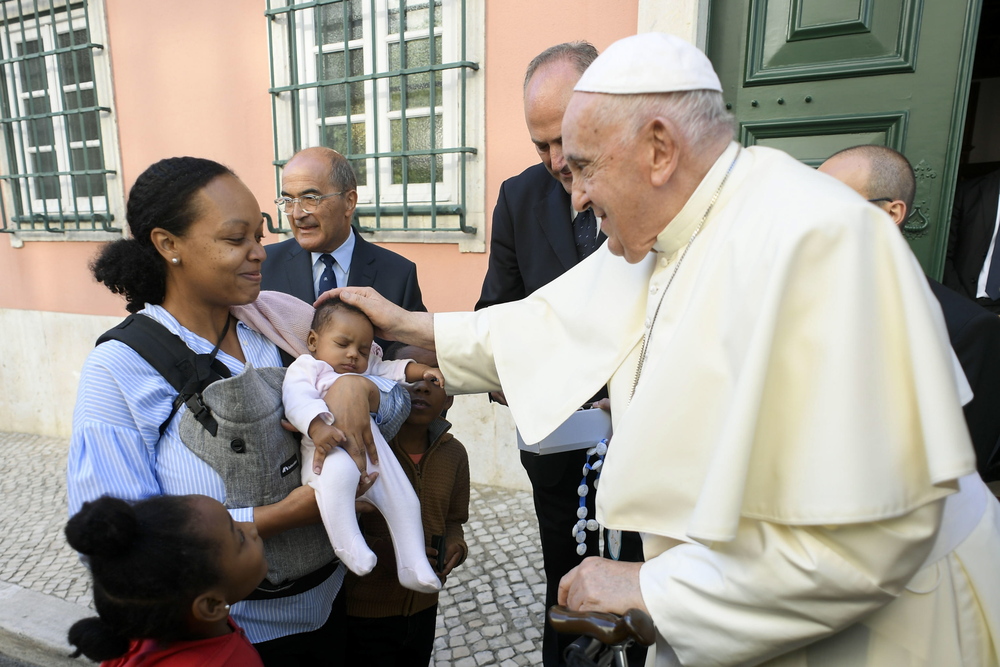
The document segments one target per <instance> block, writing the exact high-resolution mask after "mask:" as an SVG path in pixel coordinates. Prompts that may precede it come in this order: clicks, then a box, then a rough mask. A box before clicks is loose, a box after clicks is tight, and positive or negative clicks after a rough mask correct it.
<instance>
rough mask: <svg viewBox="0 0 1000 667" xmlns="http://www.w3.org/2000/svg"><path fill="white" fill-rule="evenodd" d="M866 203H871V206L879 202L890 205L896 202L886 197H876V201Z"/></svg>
mask: <svg viewBox="0 0 1000 667" xmlns="http://www.w3.org/2000/svg"><path fill="white" fill-rule="evenodd" d="M868 201H870V202H871V203H873V204H877V203H879V202H880V201H884V202H890V203H892V202H894V201H896V200H895V199H889V198H888V197H878V198H877V199H869V200H868Z"/></svg>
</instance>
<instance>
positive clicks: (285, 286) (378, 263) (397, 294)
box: [260, 231, 427, 311]
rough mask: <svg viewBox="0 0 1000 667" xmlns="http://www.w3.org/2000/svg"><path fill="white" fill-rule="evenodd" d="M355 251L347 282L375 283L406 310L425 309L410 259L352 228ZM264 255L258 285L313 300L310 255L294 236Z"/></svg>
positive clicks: (387, 296) (364, 284)
mask: <svg viewBox="0 0 1000 667" xmlns="http://www.w3.org/2000/svg"><path fill="white" fill-rule="evenodd" d="M354 239H355V240H354V254H353V255H352V256H351V270H350V273H349V274H348V276H347V284H348V285H350V286H358V287H374V288H375V289H376V290H377V291H378V293H379V294H381V295H382V296H384V297H385V298H386V299H388V300H389V301H392V302H393V303H394V304H396V305H398V306H402V307H403V308H405V309H407V310H419V311H426V310H427V308H425V307H424V302H423V300H422V299H421V297H420V286H419V285H418V284H417V266H416V264H414V263H413V262H411V261H410V260H408V259H406V258H405V257H402V256H400V255H397V254H396V253H394V252H392V251H391V250H386V249H385V248H381V247H379V246H377V245H375V244H373V243H369V242H368V241H366V240H365V239H364V238H362V236H361V235H360V234H358V233H357V232H356V231H355V232H354ZM264 249H265V250H266V251H267V259H265V260H264V264H263V265H262V266H261V274H262V276H263V279H262V280H261V284H260V288H261V289H266V290H273V291H275V292H284V293H285V294H291V295H292V296H297V297H298V298H300V299H302V300H303V301H307V302H309V303H312V302H313V301H315V300H316V296H315V288H314V287H313V270H312V255H311V254H310V253H308V252H306V251H305V250H303V249H302V246H300V245H299V242H298V241H296V240H295V239H288V240H287V241H282V242H281V243H274V244H272V245H269V246H265V247H264Z"/></svg>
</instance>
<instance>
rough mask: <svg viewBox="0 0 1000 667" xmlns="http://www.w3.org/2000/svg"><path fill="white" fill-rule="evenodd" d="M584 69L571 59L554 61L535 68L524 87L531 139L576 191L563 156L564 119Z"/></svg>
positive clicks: (549, 166)
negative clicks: (579, 67) (580, 70)
mask: <svg viewBox="0 0 1000 667" xmlns="http://www.w3.org/2000/svg"><path fill="white" fill-rule="evenodd" d="M579 80H580V73H579V72H578V71H577V70H576V68H575V67H573V65H572V64H570V62H569V61H567V60H559V61H556V62H551V63H548V64H546V65H543V66H542V67H540V68H538V70H536V71H535V73H534V75H533V76H532V77H531V80H530V81H529V82H528V86H527V88H525V90H524V122H525V124H526V125H527V126H528V134H529V135H530V136H531V143H533V144H534V145H535V150H536V151H537V152H538V157H540V158H541V159H542V164H544V165H545V168H546V169H548V170H549V173H550V174H552V176H553V177H554V178H555V179H556V180H558V181H559V182H560V183H562V186H563V187H564V188H565V189H566V192H570V193H571V192H572V191H573V174H572V172H570V170H569V167H567V166H566V160H565V159H564V157H563V139H562V120H563V114H564V113H565V112H566V105H567V104H568V103H569V98H570V96H571V95H572V94H573V86H575V85H576V82H577V81H579Z"/></svg>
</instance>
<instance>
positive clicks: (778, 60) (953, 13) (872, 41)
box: [708, 0, 981, 276]
mask: <svg viewBox="0 0 1000 667" xmlns="http://www.w3.org/2000/svg"><path fill="white" fill-rule="evenodd" d="M980 3H981V0H749V1H748V0H713V2H712V4H711V16H710V20H709V37H708V39H709V42H708V55H709V57H710V58H711V60H712V62H713V64H714V65H715V67H716V70H717V71H718V73H719V78H720V79H721V81H722V87H723V90H724V91H725V92H724V95H725V99H726V102H727V104H728V105H729V107H730V109H731V110H732V112H733V113H734V114H735V115H736V118H737V120H738V122H739V135H738V136H739V138H740V140H741V141H742V143H743V144H744V145H747V146H752V145H755V144H756V145H764V146H771V147H775V148H780V149H781V150H784V151H787V152H788V153H790V154H791V155H793V156H795V157H796V158H798V159H800V160H803V161H804V162H806V163H807V164H810V165H812V166H818V165H819V164H820V163H821V162H822V161H823V160H824V159H826V157H828V156H829V155H830V154H832V153H834V152H836V151H838V150H840V149H842V148H847V147H849V146H855V145H858V144H863V143H871V144H881V145H888V146H891V147H892V148H895V149H896V150H899V151H901V152H902V153H903V154H904V155H906V156H907V158H908V159H909V160H910V162H911V164H913V166H914V168H915V170H916V174H917V198H916V201H915V202H914V211H913V212H912V214H911V216H910V219H909V220H908V221H907V223H906V225H905V226H904V234H905V235H906V236H907V238H908V239H909V240H910V243H911V246H912V247H913V249H914V252H915V253H916V254H917V257H918V258H919V259H920V261H921V263H922V264H923V266H924V269H925V270H926V271H927V272H928V273H929V274H931V275H935V276H940V272H941V268H942V267H943V264H944V253H945V249H946V243H947V234H948V221H949V219H950V209H951V200H952V190H953V187H954V182H955V175H956V169H957V165H958V158H959V149H960V141H961V137H962V123H963V119H964V117H965V107H966V102H967V97H968V89H969V80H970V76H971V62H972V55H973V51H974V41H975V34H976V26H977V24H978V18H979V11H980Z"/></svg>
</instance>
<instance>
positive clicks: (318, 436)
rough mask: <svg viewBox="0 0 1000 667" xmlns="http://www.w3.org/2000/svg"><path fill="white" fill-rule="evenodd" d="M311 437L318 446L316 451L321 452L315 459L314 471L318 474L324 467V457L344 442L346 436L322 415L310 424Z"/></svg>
mask: <svg viewBox="0 0 1000 667" xmlns="http://www.w3.org/2000/svg"><path fill="white" fill-rule="evenodd" d="M309 437H310V438H311V439H312V441H313V444H314V445H315V446H316V453H317V454H319V456H316V457H314V460H313V472H314V473H316V474H317V475H318V474H320V472H321V471H322V469H323V459H325V458H326V455H327V454H329V453H330V452H332V451H333V448H334V447H337V446H338V445H340V443H342V442H344V440H345V438H344V434H343V433H342V432H341V430H340V429H339V428H337V427H336V426H332V425H330V424H327V423H326V422H325V421H323V420H322V418H320V417H316V418H315V419H313V420H312V423H311V424H309ZM321 452H322V453H321ZM320 453H321V454H320Z"/></svg>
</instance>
